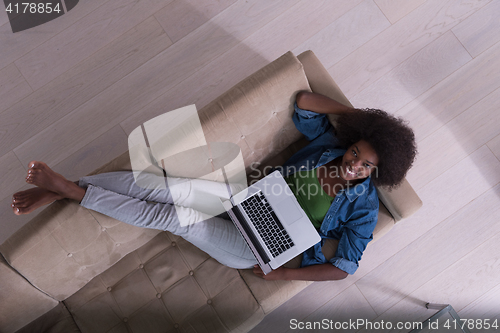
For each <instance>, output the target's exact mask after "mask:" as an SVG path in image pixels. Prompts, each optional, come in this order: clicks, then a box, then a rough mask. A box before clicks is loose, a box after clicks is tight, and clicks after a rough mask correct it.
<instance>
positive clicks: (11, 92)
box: [0, 64, 33, 113]
mask: <svg viewBox="0 0 500 333" xmlns="http://www.w3.org/2000/svg"><path fill="white" fill-rule="evenodd" d="M32 92H33V90H32V89H31V87H30V86H29V84H28V82H26V80H25V79H24V77H23V76H22V75H21V72H19V70H18V69H17V67H16V65H14V64H10V65H9V66H7V67H5V68H4V69H2V70H0V113H1V112H2V111H4V110H6V109H7V108H9V107H10V106H11V105H13V104H14V103H16V102H18V101H20V100H21V99H23V98H24V97H26V96H28V95H29V94H31V93H32Z"/></svg>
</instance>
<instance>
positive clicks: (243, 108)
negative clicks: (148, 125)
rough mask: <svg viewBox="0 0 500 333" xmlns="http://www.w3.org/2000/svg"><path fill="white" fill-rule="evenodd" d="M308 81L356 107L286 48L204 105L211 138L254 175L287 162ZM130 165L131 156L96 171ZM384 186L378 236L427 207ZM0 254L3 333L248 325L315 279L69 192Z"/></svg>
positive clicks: (296, 143) (297, 143) (316, 66)
mask: <svg viewBox="0 0 500 333" xmlns="http://www.w3.org/2000/svg"><path fill="white" fill-rule="evenodd" d="M300 90H312V91H314V92H318V93H321V94H324V95H327V96H330V97H332V98H334V99H336V100H338V101H340V102H342V103H345V104H349V102H348V101H347V99H346V98H345V96H344V95H343V94H342V92H341V91H340V90H339V88H338V87H337V86H336V84H335V83H334V81H333V80H332V78H331V77H330V76H329V75H328V73H327V71H326V70H325V68H324V67H323V66H322V65H321V63H320V62H319V61H318V59H317V58H316V57H315V55H314V54H313V53H312V52H311V51H308V52H305V53H303V54H301V55H299V56H298V57H295V56H294V55H293V54H291V53H290V52H289V53H286V54H285V55H283V56H282V57H280V58H279V59H277V60H275V61H274V62H272V63H271V64H269V65H267V66H266V67H264V68H262V69H261V70H259V71H258V72H256V73H255V74H253V75H251V76H250V77H248V78H246V79H245V80H243V81H242V82H240V83H239V84H237V85H236V86H235V87H233V88H232V89H231V90H229V91H228V92H226V93H225V94H223V95H222V96H220V97H219V98H217V99H216V100H215V101H213V102H211V103H210V104H209V105H207V106H206V107H204V108H203V109H201V110H199V114H200V118H201V121H202V126H203V130H204V133H205V136H206V138H207V141H208V142H215V141H218V142H233V143H236V144H238V145H239V146H240V148H241V150H242V152H243V157H244V161H245V165H246V167H247V172H248V174H250V173H251V172H252V169H251V168H250V166H251V165H252V163H253V162H259V163H261V164H260V168H264V167H265V166H267V165H280V164H282V163H283V162H284V161H285V160H286V159H287V158H289V157H290V156H291V155H292V154H293V152H295V151H297V150H298V149H299V148H300V147H302V146H304V145H305V144H306V143H307V142H306V141H305V139H304V138H303V137H302V135H301V134H300V133H299V132H298V131H297V130H296V129H295V127H294V125H293V123H292V120H291V115H292V112H293V107H292V106H293V102H294V97H295V94H296V93H297V92H298V91H300ZM254 166H255V164H254ZM129 168H130V161H129V156H128V153H125V154H123V155H122V156H120V157H118V158H116V159H115V160H113V161H111V162H110V163H108V164H106V165H105V166H103V167H102V168H100V169H98V170H96V171H95V172H94V173H101V172H107V171H114V170H127V169H129ZM254 171H255V170H254ZM379 194H380V200H381V202H382V204H381V205H380V213H379V221H378V224H377V227H376V230H375V233H374V237H375V239H379V238H380V237H381V236H382V235H383V234H385V233H386V232H387V231H389V230H390V229H391V227H392V226H393V225H394V223H395V222H396V221H399V220H401V219H403V218H405V217H407V216H409V215H411V214H413V212H415V211H416V210H417V209H418V208H419V207H420V206H421V204H422V203H421V201H420V199H419V198H418V196H417V195H416V194H415V192H414V191H413V189H412V188H411V187H410V185H409V184H408V183H407V182H405V183H404V184H403V185H402V186H401V187H400V188H399V189H397V190H395V191H393V192H390V193H389V192H386V191H383V190H380V191H379ZM4 218H15V217H14V216H12V217H4ZM327 247H328V249H327ZM334 250H335V242H330V243H327V244H326V245H325V249H324V252H325V254H326V255H327V256H331V255H332V254H333V251H334ZM0 252H1V254H2V256H3V258H2V257H0V281H1V282H0V284H1V285H0V286H1V289H0V332H6V333H8V332H15V331H18V330H19V332H89V333H90V332H91V333H98V332H113V333H118V332H147V333H155V332H163V333H164V332H178V331H180V332H246V331H248V330H250V329H251V328H252V327H254V326H255V325H257V324H258V323H259V322H260V321H261V320H262V319H263V317H264V316H265V315H266V314H268V313H270V312H271V311H273V310H274V309H275V308H277V307H278V306H279V305H281V304H282V303H284V302H285V301H286V300H287V299H289V298H291V297H292V296H293V295H295V294H297V293H298V292H299V291H301V290H302V289H304V288H306V287H307V286H308V284H309V283H310V282H303V281H279V282H275V281H265V280H262V279H260V278H257V277H256V276H254V275H253V274H252V272H251V271H249V270H235V269H230V268H227V267H224V266H222V265H220V264H219V263H217V262H216V261H215V260H214V259H212V258H210V257H209V256H208V255H207V254H205V253H203V252H201V251H200V250H198V249H197V248H195V247H194V246H192V245H191V244H189V243H187V242H186V241H185V240H183V239H182V238H179V237H177V236H174V235H172V234H170V233H168V232H160V231H158V230H149V229H141V228H137V227H134V226H130V225H128V224H125V223H122V222H119V221H117V220H114V219H112V218H109V217H107V216H104V215H101V214H99V213H96V212H93V211H89V210H86V209H85V208H82V207H80V206H79V205H78V204H77V203H75V202H71V201H68V200H63V201H58V202H55V203H53V204H52V205H50V206H49V207H47V208H46V209H45V210H44V211H42V212H41V213H40V214H39V215H38V216H36V217H35V218H33V219H32V220H31V221H30V222H29V223H28V224H27V225H25V226H24V227H23V228H21V229H20V230H19V231H18V232H17V233H15V234H14V235H13V236H12V237H10V238H9V239H8V240H7V241H6V242H5V243H3V244H2V245H1V246H0ZM328 253H329V254H328ZM297 260H298V259H297ZM297 260H295V262H292V263H289V265H296V264H297ZM362 264H363V261H361V265H362Z"/></svg>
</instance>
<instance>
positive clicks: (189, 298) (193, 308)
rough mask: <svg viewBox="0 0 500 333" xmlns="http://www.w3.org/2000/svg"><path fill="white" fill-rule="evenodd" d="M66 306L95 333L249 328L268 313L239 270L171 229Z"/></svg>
mask: <svg viewBox="0 0 500 333" xmlns="http://www.w3.org/2000/svg"><path fill="white" fill-rule="evenodd" d="M65 304H66V305H67V306H68V308H69V310H70V311H71V313H72V314H73V316H74V318H75V320H76V322H77V324H78V326H79V327H80V328H81V330H82V332H91V333H98V332H120V331H124V332H148V333H154V332H176V331H177V328H179V329H180V330H181V331H189V332H207V331H209V332H232V331H245V330H248V329H249V328H251V327H253V326H254V325H256V324H257V323H258V322H259V321H260V320H261V319H262V318H263V316H264V314H263V312H262V310H261V309H260V307H259V304H258V303H257V302H256V300H255V298H254V297H253V295H252V293H251V292H250V290H249V289H248V287H247V286H246V285H245V283H244V282H243V281H242V279H241V277H240V275H239V274H238V271H237V270H234V269H230V268H228V267H225V266H223V265H221V264H219V263H217V262H216V261H215V260H214V259H212V258H210V257H209V256H208V255H206V254H205V253H203V252H201V251H200V250H198V249H197V248H196V247H195V246H193V245H192V244H190V243H188V242H187V241H185V240H184V239H182V238H180V237H178V236H175V235H172V234H171V233H168V232H162V233H160V234H158V235H157V236H156V237H155V238H154V239H153V240H151V241H150V242H148V243H147V244H146V245H144V246H142V247H141V248H139V249H137V250H136V251H134V252H132V253H130V254H129V255H127V256H125V257H124V258H123V259H122V260H120V261H119V262H118V263H117V264H115V265H114V266H113V267H111V268H109V269H108V270H107V271H105V272H104V273H102V274H101V275H99V276H97V277H96V278H94V279H93V280H92V281H90V282H89V283H88V284H87V285H86V286H85V287H83V288H82V289H81V290H79V291H78V292H77V293H75V294H74V295H73V296H71V297H69V298H68V299H67V300H66V301H65ZM127 330H128V331H127Z"/></svg>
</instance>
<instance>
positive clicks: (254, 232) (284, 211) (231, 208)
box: [222, 171, 321, 274]
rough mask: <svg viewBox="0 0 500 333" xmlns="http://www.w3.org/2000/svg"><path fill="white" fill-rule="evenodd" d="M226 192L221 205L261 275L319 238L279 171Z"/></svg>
mask: <svg viewBox="0 0 500 333" xmlns="http://www.w3.org/2000/svg"><path fill="white" fill-rule="evenodd" d="M228 189H229V186H228ZM229 191H230V189H229ZM229 195H230V199H229V200H226V201H222V204H223V206H224V208H225V210H226V211H227V213H228V214H229V216H230V217H231V220H232V221H233V222H234V224H235V225H236V228H238V230H239V231H240V233H241V235H242V236H243V238H244V239H245V240H246V242H247V244H248V246H249V247H250V249H251V250H252V252H253V254H254V255H255V258H256V259H257V261H258V263H259V266H260V267H261V269H262V271H263V272H264V274H268V273H269V272H271V271H272V270H273V269H276V268H278V267H280V266H281V265H283V264H284V263H286V262H288V261H289V260H291V259H293V258H294V257H296V256H297V255H299V254H301V253H302V252H304V251H305V250H307V249H308V248H310V247H311V246H313V245H314V244H316V243H318V242H319V241H320V240H321V237H320V236H319V234H318V232H317V231H316V229H315V228H314V226H313V224H312V223H311V221H310V220H309V218H308V217H307V215H306V213H305V212H304V210H303V209H302V207H300V205H299V203H298V202H297V199H296V198H295V196H294V195H293V193H292V191H291V189H290V187H289V186H288V184H287V183H286V182H285V179H283V176H282V175H281V173H280V172H279V171H274V172H273V173H271V174H270V175H268V176H266V177H264V178H263V179H261V180H259V181H258V182H257V183H255V184H253V185H251V186H250V187H248V188H246V189H245V190H243V191H242V192H240V193H237V194H235V195H232V193H229Z"/></svg>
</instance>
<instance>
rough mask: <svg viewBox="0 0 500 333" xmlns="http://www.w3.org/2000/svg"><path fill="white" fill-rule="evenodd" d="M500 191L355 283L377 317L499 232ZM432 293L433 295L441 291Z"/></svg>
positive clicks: (482, 198)
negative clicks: (499, 196)
mask: <svg viewBox="0 0 500 333" xmlns="http://www.w3.org/2000/svg"><path fill="white" fill-rule="evenodd" d="M499 190H500V187H499V186H497V187H495V188H493V189H491V190H489V191H487V192H485V193H484V194H483V195H481V196H480V197H478V199H477V200H474V201H473V202H471V203H470V204H468V205H466V206H465V207H464V208H462V209H461V210H460V211H458V212H457V213H455V214H453V215H452V216H451V217H450V218H448V219H446V220H445V221H444V222H442V223H440V224H439V225H438V226H436V227H435V228H433V229H432V230H431V231H429V232H427V233H426V234H425V236H422V237H420V238H419V239H417V240H416V241H415V242H413V243H411V244H410V245H408V246H407V247H406V248H405V249H404V250H402V251H401V252H400V253H398V256H397V257H393V258H391V259H389V260H388V261H386V262H385V263H384V264H382V265H381V266H379V267H378V268H377V269H375V270H373V271H372V272H370V273H369V274H367V275H366V276H364V277H363V278H362V279H360V280H359V281H358V282H356V285H357V286H358V287H359V289H360V290H361V292H362V293H363V295H364V296H365V297H366V299H367V300H368V302H370V305H371V306H372V307H373V309H374V310H375V311H376V312H377V314H379V315H380V314H382V313H384V312H385V311H387V310H388V309H390V308H391V307H392V306H394V305H395V304H396V303H398V302H399V301H400V300H402V299H403V298H404V297H406V296H407V295H410V294H411V293H412V292H413V291H415V290H416V289H417V288H419V287H421V286H422V285H424V284H425V283H426V282H427V281H429V280H431V279H433V278H434V277H435V276H437V275H438V274H440V273H441V272H443V271H445V270H446V269H447V268H448V267H449V266H451V265H452V264H454V263H455V262H457V261H459V260H460V259H461V258H462V257H464V256H466V255H467V254H469V253H470V252H472V251H473V250H474V249H475V248H476V247H478V246H480V245H481V244H483V242H484V241H485V240H487V239H489V238H490V237H492V236H493V235H495V234H497V233H498V232H500V224H498V223H497V222H498V219H499V217H500V205H499V204H498V203H499V198H498V195H497V194H498V192H499ZM471 223H473V226H471ZM498 253H500V251H497V252H495V256H497V255H498ZM433 290H434V293H436V292H437V291H438V289H433ZM455 291H456V289H455ZM417 298H419V299H421V297H417ZM435 300H436V299H431V300H430V301H431V302H435Z"/></svg>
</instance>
